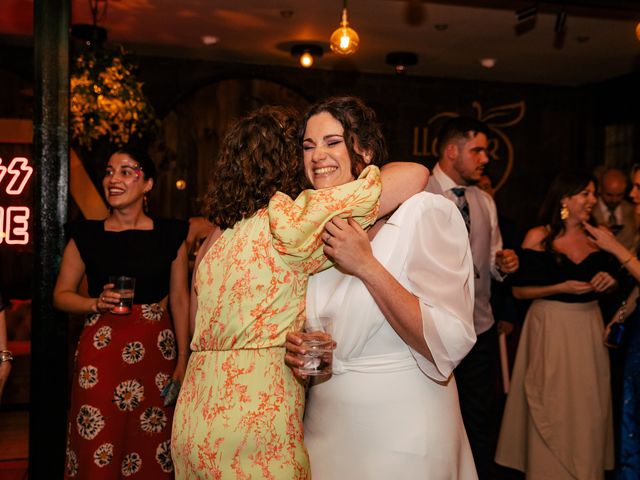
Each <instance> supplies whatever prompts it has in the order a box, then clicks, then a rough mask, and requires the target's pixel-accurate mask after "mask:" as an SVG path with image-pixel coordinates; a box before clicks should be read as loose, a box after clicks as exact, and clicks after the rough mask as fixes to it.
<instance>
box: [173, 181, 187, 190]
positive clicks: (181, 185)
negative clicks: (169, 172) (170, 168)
mask: <svg viewBox="0 0 640 480" xmlns="http://www.w3.org/2000/svg"><path fill="white" fill-rule="evenodd" d="M176 188H177V189H178V190H184V189H185V188H187V182H186V181H185V180H183V179H180V180H176Z"/></svg>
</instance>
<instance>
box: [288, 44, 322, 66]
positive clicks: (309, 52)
mask: <svg viewBox="0 0 640 480" xmlns="http://www.w3.org/2000/svg"><path fill="white" fill-rule="evenodd" d="M322 53H323V48H322V47H321V46H320V45H318V44H315V43H297V44H295V45H293V46H292V47H291V55H292V56H294V57H296V58H297V59H298V61H299V62H300V65H301V66H302V67H304V68H309V67H311V65H313V62H315V61H316V59H318V58H320V57H322Z"/></svg>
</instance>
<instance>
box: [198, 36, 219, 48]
mask: <svg viewBox="0 0 640 480" xmlns="http://www.w3.org/2000/svg"><path fill="white" fill-rule="evenodd" d="M219 41H220V39H219V38H218V37H216V36H214V35H203V36H202V43H204V44H205V45H207V46H209V45H215V44H216V43H218V42H219Z"/></svg>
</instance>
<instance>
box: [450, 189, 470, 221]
mask: <svg viewBox="0 0 640 480" xmlns="http://www.w3.org/2000/svg"><path fill="white" fill-rule="evenodd" d="M465 190H466V189H465V188H464V187H454V188H452V189H451V191H452V192H453V194H454V195H455V196H456V205H457V207H458V210H460V213H461V214H462V218H463V219H464V224H465V225H466V226H467V232H470V231H471V215H469V202H467V197H465V195H464V191H465Z"/></svg>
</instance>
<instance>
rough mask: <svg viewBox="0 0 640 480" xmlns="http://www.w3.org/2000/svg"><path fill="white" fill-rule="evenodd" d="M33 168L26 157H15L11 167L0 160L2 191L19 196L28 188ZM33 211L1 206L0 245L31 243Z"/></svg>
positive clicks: (21, 207)
mask: <svg viewBox="0 0 640 480" xmlns="http://www.w3.org/2000/svg"><path fill="white" fill-rule="evenodd" d="M32 174H33V167H31V166H29V160H27V159H26V158H24V157H15V158H14V159H13V160H11V162H10V163H9V165H7V166H5V165H3V164H2V158H0V191H4V193H5V194H6V195H9V196H13V197H15V196H18V195H20V194H22V192H23V191H24V189H25V187H26V186H27V184H28V182H29V179H30V178H31V175H32ZM30 216H31V209H30V208H29V207H27V206H21V205H19V206H8V207H2V206H0V244H2V243H3V242H5V243H6V244H7V245H26V244H27V243H29V217H30Z"/></svg>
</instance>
